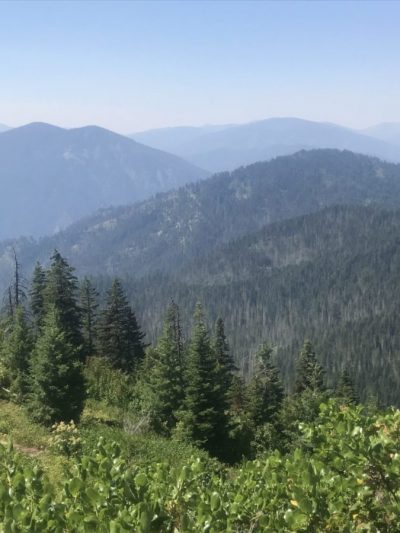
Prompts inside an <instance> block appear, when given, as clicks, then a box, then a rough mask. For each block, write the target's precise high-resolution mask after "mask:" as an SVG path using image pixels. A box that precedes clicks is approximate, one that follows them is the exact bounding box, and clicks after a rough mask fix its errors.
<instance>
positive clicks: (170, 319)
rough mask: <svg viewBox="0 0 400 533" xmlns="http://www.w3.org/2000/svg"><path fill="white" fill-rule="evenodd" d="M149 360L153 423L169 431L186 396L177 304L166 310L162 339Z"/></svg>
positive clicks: (147, 385) (147, 357) (149, 356)
mask: <svg viewBox="0 0 400 533" xmlns="http://www.w3.org/2000/svg"><path fill="white" fill-rule="evenodd" d="M146 359H147V360H148V361H150V365H149V368H147V369H146V372H145V374H146V375H145V380H146V382H145V384H144V387H145V391H146V392H147V393H148V409H149V411H150V417H151V424H152V426H153V428H154V429H155V430H156V431H157V432H159V433H165V434H169V433H170V432H171V430H172V429H173V428H174V427H175V425H176V422H177V412H178V411H179V410H180V409H182V402H183V397H184V377H183V371H184V368H183V346H182V332H181V328H180V324H179V309H178V306H177V305H176V304H174V303H172V304H171V305H170V306H169V308H168V309H167V312H166V316H165V321H164V326H163V332H162V335H161V338H160V340H159V341H158V344H157V347H156V349H155V350H151V352H148V354H147V355H146ZM146 392H145V393H146Z"/></svg>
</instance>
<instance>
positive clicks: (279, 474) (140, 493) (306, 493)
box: [0, 401, 400, 532]
mask: <svg viewBox="0 0 400 533" xmlns="http://www.w3.org/2000/svg"><path fill="white" fill-rule="evenodd" d="M301 434H302V445H301V447H299V448H297V449H296V450H295V451H293V452H291V453H288V454H286V455H283V454H281V453H279V452H278V451H275V452H271V453H263V454H262V455H260V456H259V457H258V458H257V459H255V460H253V461H248V462H244V463H243V464H241V465H240V466H239V467H237V468H234V469H232V468H227V467H222V466H221V465H219V466H217V465H214V464H213V463H210V462H209V461H207V460H206V459H205V458H200V457H196V456H195V455H193V457H191V458H188V459H187V460H186V462H185V463H184V464H181V465H175V466H171V464H169V463H168V462H165V461H164V462H162V461H153V462H149V463H148V464H143V465H139V466H138V465H136V464H135V461H132V459H129V458H128V457H127V455H126V452H124V451H121V447H120V446H119V445H118V444H117V443H115V442H114V443H107V442H106V441H105V440H104V439H103V440H102V439H101V440H100V441H99V443H98V444H97V445H96V446H94V448H93V449H92V450H90V452H89V450H87V451H85V452H84V453H83V452H79V451H77V452H75V453H74V454H73V456H72V457H70V459H69V463H68V469H66V471H65V473H64V474H63V476H62V477H61V479H60V480H59V483H60V486H59V487H58V488H57V490H56V489H55V488H54V486H53V485H52V484H51V483H49V481H48V476H46V475H45V474H44V473H43V471H42V469H41V468H40V467H39V466H38V465H37V464H35V460H29V461H28V460H27V459H26V458H25V457H22V456H21V455H20V454H19V453H16V452H15V451H14V450H13V449H12V447H10V446H9V447H8V448H7V447H4V446H1V447H0V461H1V470H0V472H1V473H0V478H1V492H0V520H1V522H2V523H3V528H4V529H3V530H4V531H20V532H23V531H27V532H28V531H29V532H36V531H37V532H39V531H105V532H106V531H107V532H108V531H110V532H111V531H112V532H117V531H140V532H151V531H154V532H157V531H176V532H177V531H182V532H184V531H185V532H186V531H193V532H196V531H214V532H217V531H271V532H272V531H283V532H284V531H309V532H311V531H332V532H333V531H336V532H343V531H384V532H390V531H398V530H399V528H400V516H399V513H398V508H399V499H400V455H399V451H400V450H399V439H400V413H399V411H394V410H392V411H388V412H386V413H382V414H377V415H368V414H367V413H366V412H365V411H363V409H362V408H361V407H354V406H343V405H340V404H339V403H337V402H334V401H331V402H329V403H328V404H322V405H321V407H320V412H319V415H318V418H317V419H316V420H315V422H314V423H313V424H305V425H304V426H303V427H302V428H301Z"/></svg>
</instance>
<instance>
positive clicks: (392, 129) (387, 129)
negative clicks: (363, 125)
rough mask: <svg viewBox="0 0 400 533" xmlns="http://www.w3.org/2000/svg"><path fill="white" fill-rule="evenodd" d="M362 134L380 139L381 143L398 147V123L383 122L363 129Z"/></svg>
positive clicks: (399, 135) (399, 143)
mask: <svg viewBox="0 0 400 533" xmlns="http://www.w3.org/2000/svg"><path fill="white" fill-rule="evenodd" d="M362 133H364V134H366V135H370V136H371V137H375V138H376V139H381V140H382V141H385V142H388V143H391V144H392V145H394V144H395V145H397V146H400V123H399V122H384V123H382V124H377V125H376V126H371V127H370V128H367V129H365V130H364V131H363V132H362Z"/></svg>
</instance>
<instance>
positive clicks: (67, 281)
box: [44, 250, 83, 357]
mask: <svg viewBox="0 0 400 533" xmlns="http://www.w3.org/2000/svg"><path fill="white" fill-rule="evenodd" d="M77 296H78V279H77V278H76V276H75V275H74V268H73V267H71V266H70V265H69V264H68V262H67V260H66V259H64V258H63V257H62V256H61V254H60V253H59V252H58V251H57V250H55V251H54V254H53V255H52V257H51V264H50V268H49V270H48V273H47V280H46V286H45V289H44V306H45V312H46V314H47V313H48V312H49V310H50V309H55V311H56V312H57V314H58V320H59V326H60V328H61V330H62V332H63V333H64V334H65V338H66V340H67V341H68V342H70V343H71V345H72V346H73V347H74V348H75V349H79V350H80V353H81V357H83V349H82V347H83V338H82V332H81V309H80V307H79V305H78V298H77Z"/></svg>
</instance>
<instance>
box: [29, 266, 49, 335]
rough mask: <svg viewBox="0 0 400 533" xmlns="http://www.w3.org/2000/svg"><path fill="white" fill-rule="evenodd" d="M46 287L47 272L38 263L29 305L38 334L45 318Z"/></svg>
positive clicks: (33, 277)
mask: <svg viewBox="0 0 400 533" xmlns="http://www.w3.org/2000/svg"><path fill="white" fill-rule="evenodd" d="M45 286H46V271H45V269H44V268H43V267H42V265H41V264H40V263H39V262H38V263H36V265H35V268H34V271H33V276H32V282H31V287H30V291H29V304H30V312H31V316H32V321H33V323H34V326H35V330H36V332H37V331H38V330H39V328H40V326H41V325H42V322H43V317H44V290H45Z"/></svg>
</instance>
